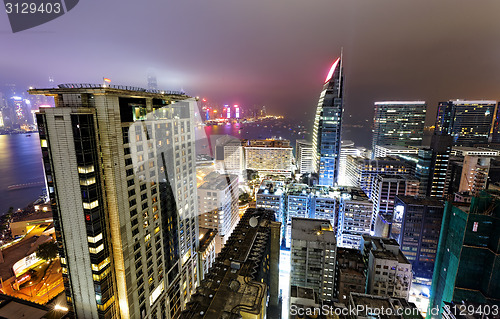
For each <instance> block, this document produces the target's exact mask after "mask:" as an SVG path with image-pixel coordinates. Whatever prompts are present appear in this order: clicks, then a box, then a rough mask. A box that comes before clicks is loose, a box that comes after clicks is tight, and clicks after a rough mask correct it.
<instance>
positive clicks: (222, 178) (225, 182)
mask: <svg viewBox="0 0 500 319" xmlns="http://www.w3.org/2000/svg"><path fill="white" fill-rule="evenodd" d="M214 173H215V172H213V173H210V174H208V175H207V176H205V178H204V180H205V183H203V184H201V186H200V187H198V189H210V190H224V189H226V188H227V187H228V186H229V185H231V184H232V183H234V182H235V181H237V180H238V176H237V175H233V174H218V173H215V174H218V175H214Z"/></svg>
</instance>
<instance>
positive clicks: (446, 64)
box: [0, 0, 500, 122]
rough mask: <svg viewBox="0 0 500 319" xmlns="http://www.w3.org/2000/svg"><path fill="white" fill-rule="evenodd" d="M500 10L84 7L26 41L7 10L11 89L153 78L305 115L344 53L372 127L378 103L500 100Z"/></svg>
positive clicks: (341, 4) (381, 4) (217, 1)
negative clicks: (499, 15) (51, 81)
mask: <svg viewBox="0 0 500 319" xmlns="http://www.w3.org/2000/svg"><path fill="white" fill-rule="evenodd" d="M499 11H500V3H499V2H498V1H495V0H491V1H481V3H480V4H478V3H477V2H473V1H455V0H452V1H427V0H424V1H411V2H409V1H405V2H402V1H397V0H381V1H328V0H316V1H314V3H311V2H310V1H295V0H294V1H284V0H272V1H267V0H266V1H262V0H258V1H222V0H214V1H201V0H200V1H198V0H196V1H187V2H186V1H174V2H172V1H147V2H144V1H142V2H135V1H134V2H132V1H118V0H112V1H105V2H99V3H96V2H92V1H81V2H80V3H79V4H78V6H77V7H75V8H74V9H73V10H72V11H70V12H69V13H67V14H65V15H64V16H62V17H59V18H58V19H55V20H54V21H51V22H49V23H46V24H44V25H41V26H39V27H37V28H34V29H31V30H27V31H24V32H20V33H15V34H12V33H11V32H10V30H9V25H8V20H7V17H6V14H5V13H4V12H3V11H2V12H1V13H0V17H2V16H3V18H1V19H0V21H1V24H0V30H2V33H1V39H2V45H1V47H2V50H1V52H0V68H1V70H2V72H1V74H0V83H16V84H18V85H20V86H28V85H35V86H37V87H43V86H46V84H47V80H48V77H49V76H52V77H53V78H54V79H55V82H56V84H58V83H67V82H84V83H100V81H101V80H102V77H109V78H111V79H112V81H113V84H124V85H135V86H141V87H145V86H146V76H147V74H148V72H150V71H154V73H155V74H156V76H157V78H158V83H159V86H160V87H161V88H165V89H177V90H178V89H181V88H182V89H184V90H185V91H186V92H187V93H189V94H191V95H197V96H204V97H207V98H208V99H209V100H211V101H217V102H219V103H221V104H224V103H234V104H240V105H247V106H252V105H257V106H261V105H267V106H268V110H269V111H270V112H275V113H283V112H285V111H286V112H287V114H289V115H293V116H296V117H297V116H302V115H303V112H308V114H312V112H314V108H315V104H316V100H317V97H318V94H319V89H318V86H319V85H321V81H322V80H323V79H324V77H325V76H326V73H327V72H328V68H329V66H330V65H331V63H332V62H333V61H334V59H336V58H337V57H338V56H339V54H340V48H341V47H343V49H344V67H345V76H346V104H345V110H346V113H347V114H352V115H355V116H356V117H359V116H361V117H363V119H368V120H371V116H372V109H373V102H374V101H376V100H392V99H407V100H408V99H410V100H411V99H419V100H426V101H428V105H429V107H430V109H431V110H434V109H435V107H436V105H437V102H439V101H444V100H448V99H455V98H465V99H474V98H490V99H499V98H500V96H499V93H498V87H499V85H500V72H499V71H500V61H499V60H498V58H497V57H498V55H499V54H500V32H499V31H498V30H500V22H499V20H498V18H497V13H498V12H499ZM430 114H433V112H429V115H428V116H429V117H432V116H431V115H430ZM346 120H347V121H349V118H347V117H346ZM428 120H429V119H428ZM431 122H432V121H431Z"/></svg>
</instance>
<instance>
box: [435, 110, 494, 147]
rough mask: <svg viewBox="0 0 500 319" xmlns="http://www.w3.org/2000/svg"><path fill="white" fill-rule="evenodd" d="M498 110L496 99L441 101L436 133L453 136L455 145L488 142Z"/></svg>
mask: <svg viewBox="0 0 500 319" xmlns="http://www.w3.org/2000/svg"><path fill="white" fill-rule="evenodd" d="M496 111H497V102H496V101H486V100H478V101H464V100H453V101H448V102H440V103H439V106H438V111H437V118H436V128H435V133H437V134H448V135H450V136H452V138H453V144H454V145H463V146H473V145H474V144H486V143H488V139H489V137H490V135H491V133H492V132H493V125H494V120H495V114H496Z"/></svg>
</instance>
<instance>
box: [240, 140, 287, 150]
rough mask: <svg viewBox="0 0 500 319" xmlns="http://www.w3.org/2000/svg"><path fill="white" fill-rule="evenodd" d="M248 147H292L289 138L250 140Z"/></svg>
mask: <svg viewBox="0 0 500 319" xmlns="http://www.w3.org/2000/svg"><path fill="white" fill-rule="evenodd" d="M245 146H246V147H275V148H292V147H291V146H290V141H289V140H273V139H267V140H249V141H248V142H247V145H245Z"/></svg>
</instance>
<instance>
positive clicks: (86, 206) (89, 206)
mask: <svg viewBox="0 0 500 319" xmlns="http://www.w3.org/2000/svg"><path fill="white" fill-rule="evenodd" d="M97 206H99V201H98V200H95V201H93V202H91V203H83V208H84V209H92V208H95V207H97Z"/></svg>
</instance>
